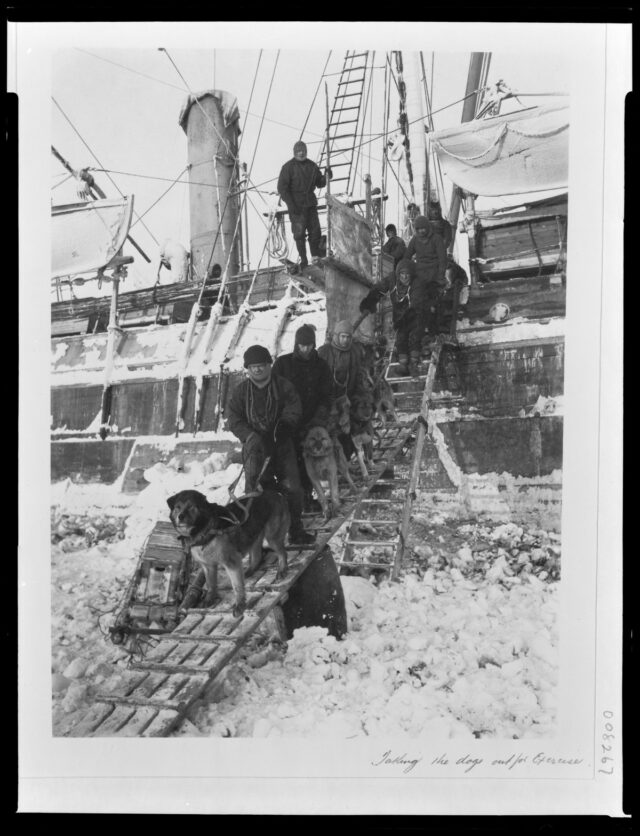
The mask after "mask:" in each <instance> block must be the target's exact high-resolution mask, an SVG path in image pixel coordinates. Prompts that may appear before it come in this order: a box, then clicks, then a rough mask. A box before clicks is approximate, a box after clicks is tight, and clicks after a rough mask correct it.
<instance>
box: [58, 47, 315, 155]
mask: <svg viewBox="0 0 640 836" xmlns="http://www.w3.org/2000/svg"><path fill="white" fill-rule="evenodd" d="M74 49H75V50H76V51H77V52H84V53H85V54H86V55H90V56H91V57H92V58H96V59H98V60H99V61H106V62H107V64H113V65H114V66H115V67H119V68H120V69H121V70H126V71H127V72H129V73H133V74H134V75H139V76H142V78H146V79H149V81H155V82H156V83H157V84H164V85H165V86H166V87H172V88H173V89H174V90H179V91H180V92H181V93H184V92H185V89H184V87H179V86H178V85H177V84H171V83H170V82H168V81H163V80H162V79H160V78H156V77H155V76H152V75H147V74H146V73H141V72H138V70H134V69H132V68H131V67H127V66H126V65H125V64H120V63H119V62H117V61H111V60H110V59H109V58H103V57H102V56H101V55H96V54H95V53H93V52H89V50H87V49H80V48H79V47H74ZM261 51H262V50H261ZM238 110H239V111H240V113H243V114H244V115H245V116H253V117H254V118H255V119H259V118H260V116H259V115H258V114H257V113H252V112H251V111H250V110H249V105H248V106H247V110H243V109H242V108H238ZM265 122H271V123H272V124H274V125H280V126H281V127H282V128H290V129H291V130H292V131H296V132H297V131H298V128H297V127H296V126H295V125H289V124H288V123H287V122H279V121H278V120H277V119H270V118H268V117H265ZM309 133H310V134H312V135H313V136H318V137H319V136H321V134H318V133H316V132H315V131H309ZM320 141H322V140H320Z"/></svg>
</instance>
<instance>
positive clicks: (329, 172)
mask: <svg viewBox="0 0 640 836" xmlns="http://www.w3.org/2000/svg"><path fill="white" fill-rule="evenodd" d="M324 173H325V177H327V178H328V179H329V180H331V178H332V177H333V171H331V168H329V166H327V168H325V170H324Z"/></svg>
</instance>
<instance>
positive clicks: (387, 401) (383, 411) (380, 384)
mask: <svg viewBox="0 0 640 836" xmlns="http://www.w3.org/2000/svg"><path fill="white" fill-rule="evenodd" d="M373 409H374V412H375V414H376V415H377V417H378V418H379V419H380V420H381V421H382V423H383V424H386V423H387V421H389V420H391V421H397V420H398V413H397V412H396V407H395V401H394V395H393V390H392V388H391V386H390V385H389V382H388V381H387V380H386V379H385V376H384V373H380V374H378V375H376V377H375V378H374V386H373Z"/></svg>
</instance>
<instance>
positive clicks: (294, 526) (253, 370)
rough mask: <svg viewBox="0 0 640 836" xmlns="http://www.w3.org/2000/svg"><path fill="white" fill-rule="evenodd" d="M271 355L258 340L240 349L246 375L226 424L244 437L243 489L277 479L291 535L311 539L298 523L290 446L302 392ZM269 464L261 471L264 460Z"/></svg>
mask: <svg viewBox="0 0 640 836" xmlns="http://www.w3.org/2000/svg"><path fill="white" fill-rule="evenodd" d="M272 362H273V361H272V358H271V354H270V353H269V351H268V350H267V349H266V348H264V346H261V345H252V346H251V347H250V348H248V349H247V350H246V351H245V353H244V367H245V369H246V370H247V379H246V380H243V381H241V382H240V383H239V384H238V385H237V386H236V388H235V389H234V390H233V393H232V394H231V398H230V399H229V403H228V405H227V409H226V416H225V417H226V419H227V426H228V428H229V430H231V432H232V433H233V434H234V435H235V436H236V437H237V438H239V439H240V441H241V442H242V461H243V464H244V476H245V490H246V491H247V493H248V492H250V491H254V490H255V489H256V488H257V486H258V479H260V484H261V485H264V486H267V485H268V484H269V483H270V482H274V481H275V482H276V483H277V486H278V488H279V489H280V490H281V491H282V492H283V493H284V494H285V495H286V497H287V500H288V502H289V511H290V513H291V528H290V530H289V541H290V542H291V543H292V544H293V543H296V544H298V545H307V544H309V543H312V542H313V541H314V539H315V538H314V537H313V535H311V534H308V533H307V532H306V531H305V530H304V528H303V526H302V501H303V494H302V485H301V482H300V473H299V471H298V463H297V460H296V453H295V448H294V442H293V439H294V436H295V433H296V430H297V428H298V426H299V424H300V420H301V418H302V405H301V403H300V398H299V397H298V393H297V392H296V390H295V387H294V386H293V384H292V383H290V382H289V381H288V380H286V379H285V378H283V377H280V376H279V375H277V374H273V373H272V369H271V364H272ZM267 457H269V464H268V466H267V467H266V468H265V470H264V473H262V476H260V474H261V472H262V468H263V466H264V463H265V460H266V459H267Z"/></svg>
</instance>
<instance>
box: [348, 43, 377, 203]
mask: <svg viewBox="0 0 640 836" xmlns="http://www.w3.org/2000/svg"><path fill="white" fill-rule="evenodd" d="M375 55H376V54H375V52H374V53H373V54H372V56H371V65H372V66H371V67H370V69H369V86H368V87H367V95H366V97H365V100H364V111H363V113H362V124H361V126H360V131H361V133H360V142H359V143H358V144H357V146H356V149H357V156H356V164H355V166H354V167H353V182H352V180H351V177H349V181H348V183H347V192H348V191H349V186H351V188H352V189H354V187H355V183H356V174H357V172H358V165H359V163H360V150H361V148H362V147H363V144H364V143H363V142H362V131H364V123H365V121H366V118H367V108H368V106H369V94H370V93H371V81H372V79H373V72H372V71H373V62H374V60H375ZM365 64H366V62H365ZM365 72H366V70H365ZM357 129H358V126H357V125H356V132H357ZM359 185H360V184H359ZM360 194H362V189H360Z"/></svg>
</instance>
